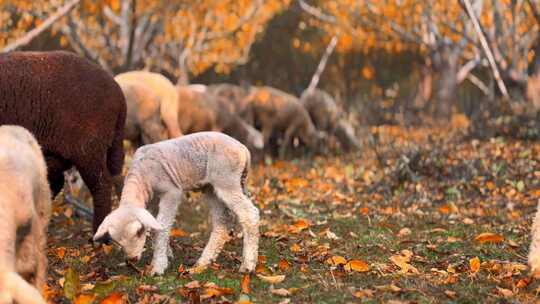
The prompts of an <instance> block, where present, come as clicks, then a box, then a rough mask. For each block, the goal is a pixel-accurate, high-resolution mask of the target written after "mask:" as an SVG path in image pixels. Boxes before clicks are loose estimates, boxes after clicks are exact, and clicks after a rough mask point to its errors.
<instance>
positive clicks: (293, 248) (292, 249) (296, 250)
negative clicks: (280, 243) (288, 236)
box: [291, 244, 302, 252]
mask: <svg viewBox="0 0 540 304" xmlns="http://www.w3.org/2000/svg"><path fill="white" fill-rule="evenodd" d="M291 251H292V252H300V251H302V247H300V246H299V245H298V244H292V246H291Z"/></svg>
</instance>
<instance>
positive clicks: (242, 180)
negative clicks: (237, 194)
mask: <svg viewBox="0 0 540 304" xmlns="http://www.w3.org/2000/svg"><path fill="white" fill-rule="evenodd" d="M250 167H251V153H250V152H249V150H248V149H247V148H246V162H245V164H244V170H243V171H242V175H241V176H240V185H241V186H242V192H244V194H245V195H247V196H249V191H248V189H247V177H248V174H249V169H250Z"/></svg>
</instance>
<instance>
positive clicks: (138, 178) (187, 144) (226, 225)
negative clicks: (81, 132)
mask: <svg viewBox="0 0 540 304" xmlns="http://www.w3.org/2000/svg"><path fill="white" fill-rule="evenodd" d="M250 160H251V156H250V153H249V150H248V149H247V148H246V147H245V146H244V145H242V144H241V143H240V142H238V141H237V140H236V139H234V138H232V137H230V136H228V135H225V134H222V133H219V132H199V133H193V134H190V135H185V136H182V137H179V138H175V139H170V140H166V141H162V142H158V143H155V144H151V145H146V146H142V147H141V148H139V149H138V150H137V151H136V152H135V155H134V156H133V161H132V165H131V168H130V169H129V171H128V174H127V176H126V179H125V183H124V189H123V191H122V197H121V199H120V206H119V207H118V209H116V210H114V211H113V212H111V213H110V214H109V215H108V216H107V217H106V218H105V220H104V221H103V223H102V224H101V226H100V227H99V228H98V230H97V232H96V234H95V235H94V240H96V241H102V240H105V239H107V238H109V237H110V238H112V239H113V240H114V241H116V242H117V243H119V244H120V245H121V246H122V247H123V249H124V251H125V252H126V254H127V256H128V258H130V259H132V260H138V259H140V257H141V254H142V252H143V250H144V244H145V241H146V233H145V230H146V229H147V228H151V229H153V230H156V234H155V238H154V244H153V248H154V255H153V259H152V273H154V274H163V272H164V271H165V269H166V268H167V266H168V256H170V255H172V253H171V252H170V248H169V231H170V229H171V227H172V225H173V223H174V219H175V217H176V210H177V207H178V205H179V203H180V202H181V201H182V199H183V196H184V192H185V191H190V190H196V189H201V190H202V191H203V195H204V196H203V197H204V198H205V200H206V201H207V203H208V204H209V209H210V213H209V219H210V221H211V224H212V231H211V234H210V239H209V241H208V243H207V244H206V247H205V248H204V250H203V253H202V255H201V257H200V258H199V260H198V261H197V263H196V265H195V267H194V268H193V269H197V270H201V269H204V268H205V267H206V266H208V265H209V264H210V263H211V262H212V261H213V260H214V259H215V258H216V257H217V255H218V254H219V253H220V251H221V249H222V248H223V245H224V244H225V243H226V242H227V241H228V240H229V239H230V236H229V231H230V229H232V228H233V224H234V220H233V218H232V217H231V214H230V213H229V210H230V211H232V213H233V214H234V215H236V218H237V219H238V222H239V223H240V225H241V227H242V232H243V238H244V245H243V260H242V265H241V266H240V271H241V272H246V271H249V272H251V271H253V270H254V269H255V266H256V263H257V256H258V243H259V210H258V209H257V208H256V207H255V206H254V205H253V203H252V202H251V200H250V199H249V198H248V196H247V195H246V193H247V191H246V179H247V174H248V170H249V167H250ZM153 195H158V196H159V197H160V201H159V213H158V216H157V220H156V219H155V218H154V217H153V216H152V215H151V214H150V213H149V212H148V211H147V210H146V208H145V206H146V202H149V201H150V200H151V198H152V197H153Z"/></svg>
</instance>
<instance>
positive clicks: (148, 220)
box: [133, 208, 165, 230]
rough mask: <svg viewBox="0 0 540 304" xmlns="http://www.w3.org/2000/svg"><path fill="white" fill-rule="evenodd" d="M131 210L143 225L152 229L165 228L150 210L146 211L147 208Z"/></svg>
mask: <svg viewBox="0 0 540 304" xmlns="http://www.w3.org/2000/svg"><path fill="white" fill-rule="evenodd" d="M133 212H134V213H135V216H136V217H137V219H138V220H139V221H141V223H142V224H143V226H144V227H147V228H150V229H154V230H163V229H165V228H164V227H163V226H162V225H161V224H160V223H159V222H158V221H157V220H156V218H155V217H154V216H153V215H152V214H151V213H150V212H148V210H146V209H144V208H135V210H133Z"/></svg>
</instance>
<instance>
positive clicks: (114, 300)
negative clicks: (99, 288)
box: [99, 292, 124, 304]
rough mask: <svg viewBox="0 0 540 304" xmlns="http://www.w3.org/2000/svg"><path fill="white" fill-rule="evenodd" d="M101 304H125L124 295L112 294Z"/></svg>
mask: <svg viewBox="0 0 540 304" xmlns="http://www.w3.org/2000/svg"><path fill="white" fill-rule="evenodd" d="M99 303H100V304H124V295H123V294H121V293H118V292H113V293H111V294H110V295H109V296H108V297H106V298H105V299H103V300H101V302H99Z"/></svg>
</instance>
